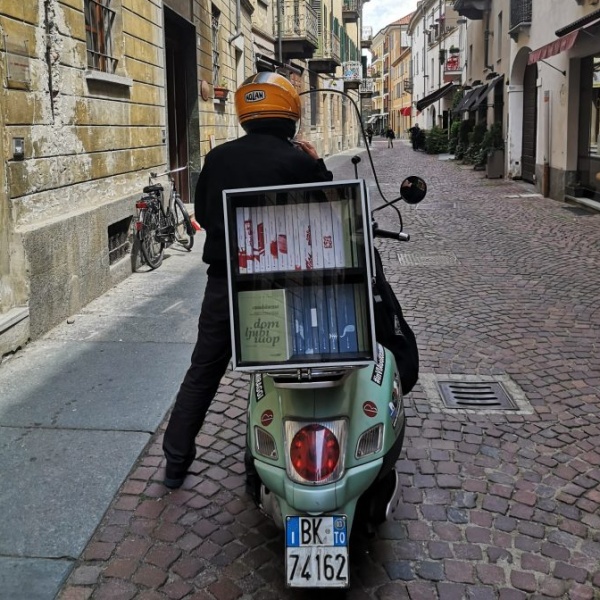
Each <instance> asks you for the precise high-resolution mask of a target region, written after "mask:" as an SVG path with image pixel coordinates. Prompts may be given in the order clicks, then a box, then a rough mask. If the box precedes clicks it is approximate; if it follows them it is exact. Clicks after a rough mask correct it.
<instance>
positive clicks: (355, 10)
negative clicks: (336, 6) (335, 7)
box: [342, 0, 360, 23]
mask: <svg viewBox="0 0 600 600" xmlns="http://www.w3.org/2000/svg"><path fill="white" fill-rule="evenodd" d="M358 17H360V0H344V3H343V5H342V19H343V21H344V23H356V22H357V21H358Z"/></svg>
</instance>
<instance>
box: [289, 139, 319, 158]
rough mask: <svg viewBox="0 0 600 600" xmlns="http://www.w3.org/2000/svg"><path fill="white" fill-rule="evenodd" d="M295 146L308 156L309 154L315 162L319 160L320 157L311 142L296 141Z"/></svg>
mask: <svg viewBox="0 0 600 600" xmlns="http://www.w3.org/2000/svg"><path fill="white" fill-rule="evenodd" d="M294 144H295V145H296V146H298V148H300V150H302V152H306V154H308V155H309V156H310V157H312V158H314V159H315V160H319V155H318V153H317V151H316V150H315V147H314V146H313V145H312V144H311V143H310V142H306V141H303V140H294Z"/></svg>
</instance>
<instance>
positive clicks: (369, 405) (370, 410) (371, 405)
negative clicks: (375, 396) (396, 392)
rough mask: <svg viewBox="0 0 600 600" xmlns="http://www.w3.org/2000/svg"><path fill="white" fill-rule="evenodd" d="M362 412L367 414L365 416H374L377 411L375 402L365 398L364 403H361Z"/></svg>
mask: <svg viewBox="0 0 600 600" xmlns="http://www.w3.org/2000/svg"><path fill="white" fill-rule="evenodd" d="M363 412H364V413H365V415H367V417H371V418H372V417H376V416H377V413H378V412H379V411H378V409H377V405H376V404H375V402H371V401H370V400H367V401H366V402H365V403H364V404H363Z"/></svg>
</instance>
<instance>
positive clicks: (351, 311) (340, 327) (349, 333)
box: [335, 284, 358, 352]
mask: <svg viewBox="0 0 600 600" xmlns="http://www.w3.org/2000/svg"><path fill="white" fill-rule="evenodd" d="M335 303H336V308H337V331H338V348H339V351H340V352H356V351H357V350H358V341H357V336H356V312H355V307H354V289H353V286H352V285H350V284H341V285H337V286H336V288H335Z"/></svg>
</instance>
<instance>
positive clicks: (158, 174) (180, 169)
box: [150, 165, 187, 179]
mask: <svg viewBox="0 0 600 600" xmlns="http://www.w3.org/2000/svg"><path fill="white" fill-rule="evenodd" d="M185 169H187V165H185V166H184V167H179V168H178V169H171V170H170V171H165V172H164V173H153V172H152V171H150V178H151V179H157V178H158V177H163V176H165V175H170V174H171V173H178V172H179V171H183V170H185Z"/></svg>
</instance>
